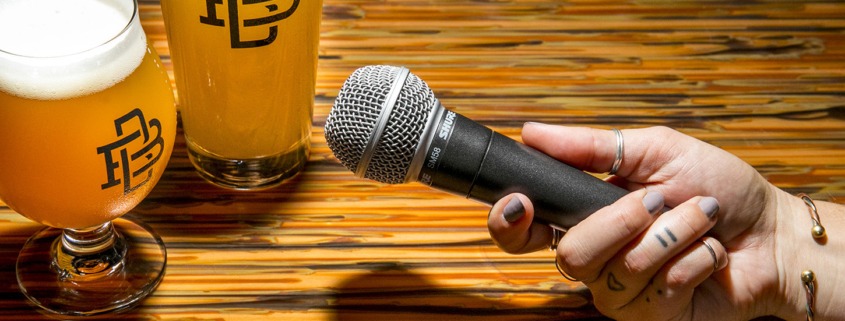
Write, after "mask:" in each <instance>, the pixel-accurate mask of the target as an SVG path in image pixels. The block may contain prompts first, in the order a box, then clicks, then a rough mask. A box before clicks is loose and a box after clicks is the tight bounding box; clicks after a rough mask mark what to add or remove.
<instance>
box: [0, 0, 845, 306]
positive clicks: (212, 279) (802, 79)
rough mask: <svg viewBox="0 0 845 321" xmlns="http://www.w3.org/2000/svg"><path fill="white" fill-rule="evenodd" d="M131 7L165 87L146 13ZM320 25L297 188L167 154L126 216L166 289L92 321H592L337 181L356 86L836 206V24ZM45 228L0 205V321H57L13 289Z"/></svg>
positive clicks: (713, 20) (641, 5)
mask: <svg viewBox="0 0 845 321" xmlns="http://www.w3.org/2000/svg"><path fill="white" fill-rule="evenodd" d="M305 1H309V0H305ZM140 3H141V18H142V21H143V25H144V28H145V30H146V31H147V34H148V36H149V39H150V41H151V42H152V43H153V44H154V46H155V48H156V50H157V51H158V52H159V54H160V55H161V56H162V58H163V60H164V63H165V65H166V66H167V67H168V68H171V66H170V60H169V50H168V45H167V39H166V33H165V29H164V23H163V21H162V17H161V12H160V7H159V3H158V1H156V0H141V1H140ZM323 10H324V13H323V22H322V27H321V28H322V29H321V39H320V52H319V53H320V62H319V68H318V79H317V88H316V96H315V99H316V106H315V109H314V119H313V125H314V126H313V142H312V151H311V156H310V161H309V163H308V165H307V168H306V170H305V171H304V172H303V173H302V174H301V175H299V176H297V177H296V178H295V179H294V180H292V181H291V182H289V183H287V184H285V185H283V186H280V187H278V188H274V189H270V190H265V191H259V192H235V191H228V190H224V189H220V188H217V187H214V186H212V185H210V184H208V183H205V182H204V181H203V180H202V179H200V178H199V176H198V175H197V174H196V173H195V172H194V171H193V168H192V167H191V165H190V163H189V162H188V160H187V156H186V152H185V144H184V139H182V137H181V136H180V137H179V139H178V141H177V145H176V148H175V151H174V154H173V157H172V159H171V160H170V164H169V167H168V169H167V171H166V172H165V174H164V177H163V178H162V180H161V182H160V183H159V184H158V186H157V187H156V188H155V190H154V191H153V193H152V194H151V195H150V196H149V197H148V198H147V199H146V200H145V201H144V202H143V203H142V204H141V205H140V206H139V207H138V208H137V209H136V210H134V212H133V214H132V215H134V216H135V217H137V218H140V219H141V220H143V221H145V222H147V223H148V224H150V225H151V226H152V227H153V228H154V229H155V230H156V231H157V232H158V233H160V234H161V236H162V237H163V239H164V241H165V243H166V244H167V247H168V268H167V275H166V277H165V278H164V281H163V282H162V284H161V286H160V287H159V288H158V290H157V291H156V292H155V293H154V295H153V296H152V297H150V298H149V299H147V300H146V301H145V302H144V303H143V304H142V305H141V306H140V307H139V308H137V309H135V310H132V311H130V312H128V313H124V314H121V315H110V316H103V317H99V318H95V319H130V320H464V319H477V320H575V319H577V320H602V319H604V318H603V317H601V315H600V314H599V313H598V312H597V311H596V310H595V308H594V307H593V306H592V305H591V304H590V296H589V292H588V291H587V290H586V289H585V288H584V287H583V286H582V285H580V284H578V283H572V282H567V281H566V280H564V279H563V278H561V276H560V275H559V274H558V272H557V271H556V270H555V267H554V264H553V253H551V252H546V251H541V252H538V253H534V254H529V255H519V256H515V255H509V254H505V253H503V252H501V251H500V250H498V249H497V248H496V246H495V245H494V244H493V243H492V241H491V240H490V238H489V235H488V234H487V228H486V216H487V211H488V207H487V206H486V205H483V204H479V203H476V202H474V201H470V200H466V199H464V198H462V197H459V196H453V195H450V194H446V193H443V192H439V191H435V190H431V189H429V188H426V187H424V186H423V185H420V184H416V183H415V184H406V185H383V184H379V183H376V182H373V181H366V180H361V179H358V178H355V177H354V176H353V175H352V173H351V172H349V171H348V170H346V169H345V168H344V167H343V166H342V165H340V163H339V162H338V161H337V160H336V159H335V158H334V156H333V155H332V154H331V152H330V150H329V149H328V147H327V146H326V142H325V139H324V136H323V125H324V123H325V119H326V116H327V114H328V112H329V110H330V108H331V105H332V103H333V100H334V97H335V96H336V95H337V92H338V90H339V88H340V85H341V84H342V82H343V81H344V80H345V79H346V77H347V76H348V75H349V74H350V73H351V72H352V71H353V70H354V69H356V68H358V67H360V66H363V65H370V64H392V65H403V66H407V67H408V68H410V69H411V70H412V72H414V73H415V74H416V75H418V76H420V77H421V78H422V79H424V80H425V81H426V82H427V83H428V84H429V86H430V87H431V88H432V89H433V90H434V92H435V94H436V95H437V96H438V97H439V99H440V100H441V102H442V103H443V104H444V105H445V106H447V107H448V108H450V109H452V110H454V111H456V112H458V113H461V114H463V115H465V116H467V117H469V118H472V119H475V120H477V121H479V122H481V123H483V124H485V125H487V126H490V127H492V128H493V129H494V130H496V131H499V132H501V133H503V134H505V135H508V136H510V137H513V138H515V139H519V133H520V130H521V126H522V124H523V123H524V122H526V121H538V122H547V123H555V124H567V125H579V126H591V127H597V128H605V129H606V128H611V127H616V128H638V127H646V126H652V125H666V126H670V127H672V128H675V129H677V130H679V131H682V132H684V133H687V134H689V135H692V136H694V137H697V138H700V139H702V140H704V141H706V142H709V143H712V144H714V145H716V146H719V147H721V148H723V149H725V150H727V151H729V152H731V153H733V154H735V155H737V156H739V157H740V158H742V159H743V160H745V161H747V162H748V163H750V164H751V165H753V166H754V167H755V168H756V169H758V170H759V171H760V172H761V173H762V174H763V175H764V176H765V177H766V178H767V179H768V180H769V181H771V182H772V183H773V184H775V185H777V186H779V187H781V188H783V189H785V190H787V191H789V192H792V193H798V192H806V193H809V194H811V195H812V196H813V197H814V198H816V199H822V200H832V201H835V202H839V203H842V202H845V3H843V2H840V1H765V0H763V1H718V0H713V1H612V0H607V1H604V0H577V1H545V0H542V1H541V0H530V1H528V0H526V1H516V0H512V1H508V0H502V1H477V0H440V1H434V0H431V1H423V0H378V1H376V0H372V1H367V0H325V2H324V8H323ZM171 75H172V72H171ZM180 135H181V134H180ZM2 139H7V138H5V137H4V138H2ZM0 152H1V151H0ZM0 166H2V164H0ZM39 228H40V226H39V225H37V224H35V223H32V222H30V221H28V220H27V219H25V218H23V217H22V216H20V215H18V214H15V213H14V212H13V211H11V210H10V209H9V208H8V207H2V203H0V320H48V319H49V318H48V317H47V316H44V315H42V314H41V313H39V311H37V310H36V309H34V308H32V307H31V306H29V305H28V304H27V302H26V301H25V299H24V298H23V296H22V295H21V294H20V292H19V289H18V287H17V284H16V282H15V276H14V265H15V260H16V256H17V252H18V251H19V250H20V247H21V245H22V244H23V243H24V242H25V240H26V239H27V238H28V237H29V236H30V235H31V234H32V233H33V232H34V231H36V230H37V229H39Z"/></svg>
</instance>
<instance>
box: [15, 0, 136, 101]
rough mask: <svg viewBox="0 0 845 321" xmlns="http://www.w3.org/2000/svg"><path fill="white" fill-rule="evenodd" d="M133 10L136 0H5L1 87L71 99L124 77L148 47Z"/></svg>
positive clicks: (37, 96)
mask: <svg viewBox="0 0 845 321" xmlns="http://www.w3.org/2000/svg"><path fill="white" fill-rule="evenodd" d="M133 9H135V7H134V4H133V2H132V1H114V0H111V1H109V0H77V1H67V0H2V1H0V90H2V91H5V92H7V93H10V94H12V95H16V96H20V97H24V98H31V99H47V100H50V99H67V98H72V97H76V96H82V95H87V94H92V93H95V92H98V91H101V90H104V89H106V88H109V87H111V86H113V85H114V84H116V83H118V82H120V81H122V80H123V79H124V78H126V77H127V76H129V74H131V73H132V72H133V71H134V70H135V68H136V67H138V65H139V64H140V63H141V59H142V58H143V57H144V53H145V51H146V50H147V49H146V36H145V35H144V31H143V29H141V23H140V20H139V19H138V17H137V13H136V12H134V10H133ZM133 16H134V17H135V18H134V19H133V20H132V22H131V24H130V25H129V27H128V28H127V30H126V31H125V32H123V33H121V31H123V30H124V27H126V26H127V22H128V21H129V19H130V18H132V17H133Z"/></svg>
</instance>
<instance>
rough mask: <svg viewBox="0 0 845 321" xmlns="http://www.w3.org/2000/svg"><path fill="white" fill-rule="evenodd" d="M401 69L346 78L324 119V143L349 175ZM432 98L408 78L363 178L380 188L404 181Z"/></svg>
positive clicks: (369, 71)
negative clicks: (382, 184) (373, 182)
mask: <svg viewBox="0 0 845 321" xmlns="http://www.w3.org/2000/svg"><path fill="white" fill-rule="evenodd" d="M400 70H401V68H399V67H393V66H366V67H362V68H359V69H358V70H356V71H355V72H354V73H352V75H350V76H349V78H348V79H346V82H344V84H343V87H341V89H340V92H339V93H338V95H337V99H336V100H335V103H334V106H332V110H331V112H330V113H329V116H328V118H327V119H326V128H325V130H326V132H325V134H326V142H327V143H328V145H329V148H331V150H332V152H333V153H334V154H335V156H336V157H337V158H338V160H340V162H341V163H342V164H343V165H344V166H346V168H348V169H349V170H351V171H353V172H356V171H357V168H358V165H359V163H360V161H361V157H362V155H363V154H364V149H365V148H366V147H367V144H368V142H369V139H370V135H371V133H372V132H373V128H374V127H375V125H376V122H377V120H378V117H379V114H380V113H381V110H382V108H383V107H382V105H383V103H384V101H385V100H386V99H387V94H388V92H389V91H390V88H391V86H392V84H393V81H394V79H396V77H397V76H398V74H399V71H400ZM435 103H436V99H435V97H434V93H432V91H431V89H429V88H428V85H426V83H425V82H424V81H422V79H420V78H419V77H417V76H415V75H414V74H409V75H408V78H407V79H406V80H405V83H404V84H402V88H401V91H400V93H399V98H398V99H397V100H396V104H395V106H394V107H393V111H392V112H391V114H390V115H389V118H388V120H387V123H386V124H385V128H384V131H383V132H382V135H381V137H380V138H378V137H376V139H379V142H378V144H377V145H376V146H375V150H374V151H373V156H372V158H371V160H370V163H369V166H368V167H367V171H366V173H365V174H364V177H365V178H369V179H373V180H376V181H379V182H382V183H388V184H398V183H404V182H405V176H406V174H407V173H408V168H409V167H410V166H411V160H412V159H413V157H414V153H415V151H416V148H417V145H418V144H419V142H420V137H421V135H422V133H423V130H424V129H425V124H426V120H427V119H428V115H429V113H431V110H432V109H433V107H434V106H435Z"/></svg>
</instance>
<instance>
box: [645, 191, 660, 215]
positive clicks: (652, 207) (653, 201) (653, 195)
mask: <svg viewBox="0 0 845 321" xmlns="http://www.w3.org/2000/svg"><path fill="white" fill-rule="evenodd" d="M643 206H645V209H646V210H647V211H648V212H649V214H651V215H654V214H657V212H659V211H660V209H661V208H663V194H662V193H660V192H655V191H651V192H648V193H647V194H645V197H643Z"/></svg>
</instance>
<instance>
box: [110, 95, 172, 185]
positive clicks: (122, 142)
mask: <svg viewBox="0 0 845 321" xmlns="http://www.w3.org/2000/svg"><path fill="white" fill-rule="evenodd" d="M114 128H115V133H116V134H117V140H115V141H114V142H111V143H109V144H106V145H103V146H100V147H97V154H102V155H103V156H104V157H105V160H106V175H107V177H108V181H107V182H106V183H105V184H103V185H102V189H107V188H111V187H114V186H120V185H122V186H123V194H124V195H126V194H129V193H131V192H132V191H134V190H136V189H138V188H139V187H141V186H144V184H147V182H149V181H150V179H152V177H153V165H155V164H156V163H157V162H158V160H159V159H160V158H161V154H162V152H164V139H163V138H161V122H159V120H158V119H156V118H153V119H150V121H149V122H147V120H146V118H145V117H144V113H143V112H141V110H140V109H137V108H136V109H134V110H132V111H130V112H129V113H127V114H126V115H123V116H121V117H120V118H118V119H115V120H114ZM150 129H154V130H155V133H150ZM138 139H142V143H143V144H144V145H143V147H141V148H140V149H138V150H136V151H129V150H128V147H127V145H129V144H130V143H132V142H134V141H136V140H138ZM133 183H134V184H133Z"/></svg>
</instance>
